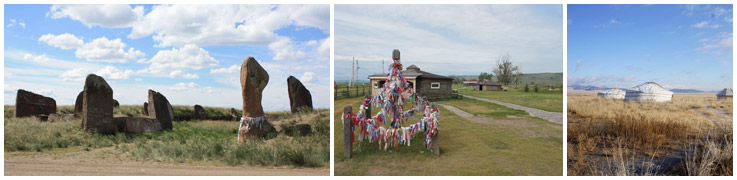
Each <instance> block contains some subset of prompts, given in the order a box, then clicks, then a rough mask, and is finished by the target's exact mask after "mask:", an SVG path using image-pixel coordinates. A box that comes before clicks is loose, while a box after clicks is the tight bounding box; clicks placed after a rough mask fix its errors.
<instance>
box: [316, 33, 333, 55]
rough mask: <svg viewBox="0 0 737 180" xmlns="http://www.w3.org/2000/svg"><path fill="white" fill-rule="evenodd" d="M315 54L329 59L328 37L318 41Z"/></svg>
mask: <svg viewBox="0 0 737 180" xmlns="http://www.w3.org/2000/svg"><path fill="white" fill-rule="evenodd" d="M317 52H318V54H320V56H324V57H330V37H328V38H325V39H322V40H320V43H319V46H318V47H317Z"/></svg>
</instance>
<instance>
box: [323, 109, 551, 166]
mask: <svg viewBox="0 0 737 180" xmlns="http://www.w3.org/2000/svg"><path fill="white" fill-rule="evenodd" d="M360 101H361V98H352V99H340V100H336V101H335V107H336V109H338V110H336V111H335V114H334V118H335V123H334V124H333V126H334V130H335V132H334V138H335V142H333V143H334V147H335V148H334V151H335V157H334V158H335V168H334V169H335V175H562V170H563V150H562V149H563V147H562V145H563V141H562V127H561V126H560V125H558V124H553V123H549V122H547V121H544V120H541V119H537V118H532V117H529V116H528V115H526V113H525V112H520V111H516V110H512V109H506V107H501V106H498V105H494V104H490V103H484V102H480V101H475V100H469V99H464V100H450V99H447V100H446V99H442V100H434V101H433V102H437V103H442V104H450V105H453V106H455V107H457V108H460V109H462V110H464V111H467V112H470V113H474V114H475V113H479V114H481V115H484V116H486V115H488V116H491V117H504V119H505V120H504V121H511V122H512V123H508V124H526V125H525V126H519V125H500V124H492V123H475V122H471V121H469V120H467V119H464V118H462V117H459V116H457V115H455V114H453V113H452V112H450V111H448V110H447V109H445V108H443V107H441V106H438V108H439V109H440V127H439V132H440V133H439V142H440V150H441V155H440V156H439V157H436V156H435V155H434V154H433V153H431V152H430V151H428V150H426V149H425V146H424V144H423V143H422V140H419V139H415V140H414V141H413V142H412V146H401V145H400V146H399V147H398V148H389V149H390V150H391V151H390V152H389V151H383V150H379V147H378V144H376V143H374V144H369V143H368V142H363V143H362V144H361V146H362V148H361V149H362V151H361V152H357V151H354V152H353V158H351V159H345V158H344V157H343V146H342V144H343V136H342V134H343V129H342V127H343V126H342V125H341V121H340V115H341V113H342V108H343V107H344V106H346V105H351V106H353V107H354V112H355V109H357V107H358V104H359V103H360ZM375 111H376V110H375ZM375 111H374V112H375ZM502 111H504V112H502ZM509 116H515V117H509ZM416 138H422V137H420V136H417V137H416ZM355 148H356V145H355V144H354V149H355Z"/></svg>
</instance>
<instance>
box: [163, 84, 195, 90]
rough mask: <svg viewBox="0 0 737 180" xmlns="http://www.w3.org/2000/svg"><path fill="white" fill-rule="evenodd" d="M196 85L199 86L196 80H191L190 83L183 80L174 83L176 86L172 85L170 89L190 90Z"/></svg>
mask: <svg viewBox="0 0 737 180" xmlns="http://www.w3.org/2000/svg"><path fill="white" fill-rule="evenodd" d="M194 87H197V84H196V83H194V82H190V83H183V82H181V83H176V84H174V86H172V87H171V88H169V90H171V91H186V90H189V89H191V88H194Z"/></svg>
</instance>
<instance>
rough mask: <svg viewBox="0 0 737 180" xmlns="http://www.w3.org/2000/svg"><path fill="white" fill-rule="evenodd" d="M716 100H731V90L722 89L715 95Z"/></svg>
mask: <svg viewBox="0 0 737 180" xmlns="http://www.w3.org/2000/svg"><path fill="white" fill-rule="evenodd" d="M717 100H732V88H724V89H723V90H722V91H720V92H719V93H717Z"/></svg>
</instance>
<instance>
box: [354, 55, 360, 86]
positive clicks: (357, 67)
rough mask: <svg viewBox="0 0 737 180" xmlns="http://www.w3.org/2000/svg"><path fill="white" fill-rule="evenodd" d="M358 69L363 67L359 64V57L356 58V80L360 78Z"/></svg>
mask: <svg viewBox="0 0 737 180" xmlns="http://www.w3.org/2000/svg"><path fill="white" fill-rule="evenodd" d="M358 69H361V67H360V66H358V59H356V78H355V79H354V81H356V82H357V81H358V78H359V77H358ZM356 86H358V84H356Z"/></svg>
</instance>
